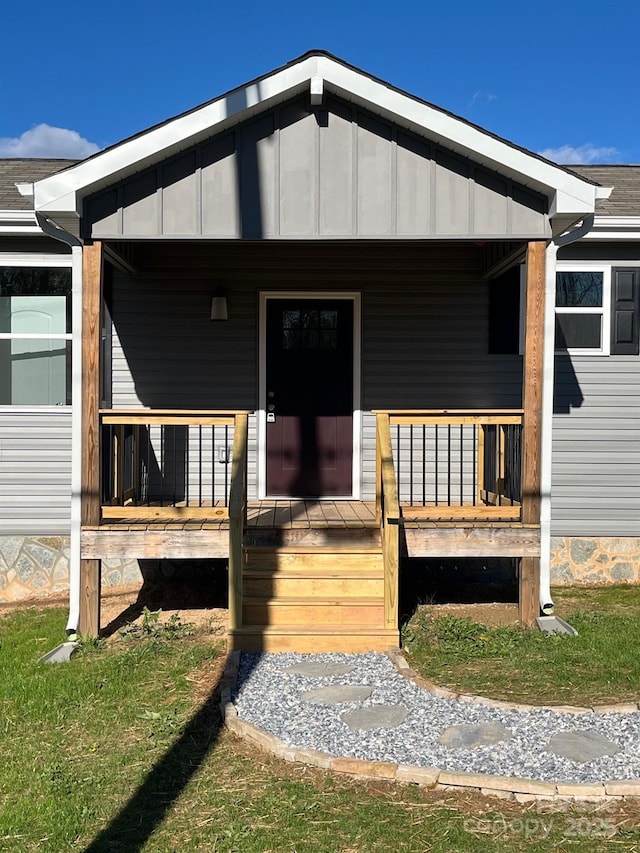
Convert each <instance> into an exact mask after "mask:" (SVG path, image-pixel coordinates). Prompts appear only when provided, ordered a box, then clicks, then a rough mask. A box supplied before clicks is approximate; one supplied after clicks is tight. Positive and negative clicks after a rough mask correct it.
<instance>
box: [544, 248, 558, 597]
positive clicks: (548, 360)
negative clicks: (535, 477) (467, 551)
mask: <svg viewBox="0 0 640 853" xmlns="http://www.w3.org/2000/svg"><path fill="white" fill-rule="evenodd" d="M557 254H558V247H557V246H556V244H555V243H550V244H549V246H547V250H546V277H545V312H544V353H543V374H542V383H543V385H542V441H541V458H540V609H541V610H542V612H543V613H550V612H552V610H553V601H552V598H551V457H552V432H553V386H554V370H555V307H556V257H557Z"/></svg>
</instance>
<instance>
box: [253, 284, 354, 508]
mask: <svg viewBox="0 0 640 853" xmlns="http://www.w3.org/2000/svg"><path fill="white" fill-rule="evenodd" d="M269 299H301V300H302V299H333V300H336V299H344V300H351V302H352V303H353V465H352V478H351V480H352V483H353V493H352V494H350V495H339V496H337V497H332V498H331V500H356V501H357V500H360V495H361V488H362V486H361V481H362V406H361V402H360V401H361V393H362V391H361V363H362V352H361V349H362V346H361V341H362V335H361V294H360V293H359V292H357V291H345V290H312V291H309V290H305V291H297V290H261V291H260V292H259V306H258V410H257V412H256V421H257V438H258V441H257V460H256V474H257V484H256V491H257V497H258V500H265V499H268V498H269V495H268V494H267V301H268V300H269ZM275 499H276V498H274V500H275ZM278 499H280V500H282V499H283V498H282V495H279V496H278ZM300 500H302V499H300Z"/></svg>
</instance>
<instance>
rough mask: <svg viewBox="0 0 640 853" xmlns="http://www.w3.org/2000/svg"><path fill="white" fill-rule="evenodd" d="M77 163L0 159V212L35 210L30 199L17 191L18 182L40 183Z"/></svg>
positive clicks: (20, 158)
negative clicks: (41, 180) (43, 179)
mask: <svg viewBox="0 0 640 853" xmlns="http://www.w3.org/2000/svg"><path fill="white" fill-rule="evenodd" d="M77 162H78V161H77V160H61V159H53V158H44V157H42V158H41V157H38V158H36V157H29V158H23V157H11V158H7V159H0V210H33V205H32V203H31V201H30V199H28V198H24V196H21V195H20V193H19V192H18V190H17V189H16V187H15V184H16V181H18V182H21V181H39V180H40V178H46V177H48V176H49V175H53V174H55V173H56V172H61V171H62V170H63V169H67V168H69V166H73V165H75V164H76V163H77Z"/></svg>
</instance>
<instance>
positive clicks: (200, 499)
mask: <svg viewBox="0 0 640 853" xmlns="http://www.w3.org/2000/svg"><path fill="white" fill-rule="evenodd" d="M198 506H202V424H198Z"/></svg>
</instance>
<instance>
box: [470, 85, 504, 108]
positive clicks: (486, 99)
mask: <svg viewBox="0 0 640 853" xmlns="http://www.w3.org/2000/svg"><path fill="white" fill-rule="evenodd" d="M497 100H498V96H497V95H494V94H493V93H492V92H483V91H482V89H478V91H477V92H474V93H473V97H472V98H471V100H470V101H469V109H473V107H475V106H476V105H477V104H490V103H491V102H492V101H497Z"/></svg>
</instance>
